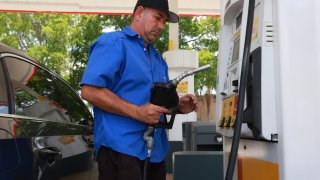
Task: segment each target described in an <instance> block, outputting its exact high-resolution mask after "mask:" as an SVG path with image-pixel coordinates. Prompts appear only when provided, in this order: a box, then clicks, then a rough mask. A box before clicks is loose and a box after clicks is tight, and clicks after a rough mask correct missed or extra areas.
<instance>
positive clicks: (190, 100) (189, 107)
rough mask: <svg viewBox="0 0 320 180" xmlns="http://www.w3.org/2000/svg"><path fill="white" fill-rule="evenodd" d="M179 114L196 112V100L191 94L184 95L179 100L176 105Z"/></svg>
mask: <svg viewBox="0 0 320 180" xmlns="http://www.w3.org/2000/svg"><path fill="white" fill-rule="evenodd" d="M178 109H179V112H180V113H182V114H186V113H190V112H192V111H196V112H197V111H198V103H197V98H196V97H195V96H194V95H192V94H186V95H184V96H182V97H181V98H180V100H179V105H178Z"/></svg>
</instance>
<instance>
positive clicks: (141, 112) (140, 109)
mask: <svg viewBox="0 0 320 180" xmlns="http://www.w3.org/2000/svg"><path fill="white" fill-rule="evenodd" d="M163 113H166V114H169V113H170V111H169V110H168V109H166V108H163V107H160V106H157V105H154V104H151V103H146V104H144V105H142V106H137V108H136V115H137V117H136V118H137V119H139V120H140V121H142V122H144V123H146V124H149V125H155V124H157V123H158V122H159V121H160V115H161V114H163Z"/></svg>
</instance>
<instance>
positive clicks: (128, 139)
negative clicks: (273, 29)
mask: <svg viewBox="0 0 320 180" xmlns="http://www.w3.org/2000/svg"><path fill="white" fill-rule="evenodd" d="M178 21H179V17H178V16H177V15H176V14H174V13H172V12H170V11H169V10H168V1H167V0H138V2H137V4H136V6H135V9H134V12H133V20H132V22H131V24H130V26H127V27H125V28H124V30H122V31H116V32H111V33H106V34H103V35H102V36H100V37H99V38H98V39H97V41H96V42H95V43H93V45H92V46H91V47H90V52H89V62H88V65H87V68H86V70H85V73H84V75H83V78H82V81H81V83H80V84H81V96H82V98H83V99H86V100H87V101H88V102H90V103H91V104H93V105H94V118H95V122H94V141H95V148H96V151H97V161H98V169H99V179H104V180H113V179H117V180H120V179H121V180H141V179H142V174H143V163H144V160H145V159H146V156H147V148H146V142H145V141H144V140H143V133H144V131H145V130H146V127H147V126H148V125H155V124H157V123H158V122H159V121H160V119H163V117H164V116H163V114H164V113H166V114H169V113H170V112H169V110H168V109H165V108H163V107H160V106H156V105H154V104H150V103H149V100H150V93H151V92H150V90H151V88H152V86H153V85H154V83H156V82H168V81H169V79H168V67H167V64H166V62H165V61H164V60H163V58H162V57H161V55H160V54H159V53H158V52H157V51H156V49H155V48H154V47H153V45H152V43H153V42H154V41H155V40H156V38H157V37H158V36H159V34H160V33H161V31H162V30H163V28H164V26H165V23H166V22H172V23H177V22H178ZM178 107H179V111H180V113H189V112H192V111H195V110H197V108H198V105H197V102H196V99H195V97H194V96H193V95H185V96H183V97H181V98H180V101H179V106H178ZM167 141H168V140H167V135H166V131H165V129H162V128H157V129H156V130H155V132H154V147H153V152H152V155H151V163H150V167H149V168H148V169H149V170H148V177H149V178H150V179H152V180H157V179H159V180H165V175H166V172H165V164H164V159H165V156H166V154H167V153H168V142H167Z"/></svg>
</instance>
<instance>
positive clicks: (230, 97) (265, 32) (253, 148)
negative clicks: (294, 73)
mask: <svg viewBox="0 0 320 180" xmlns="http://www.w3.org/2000/svg"><path fill="white" fill-rule="evenodd" d="M221 6H222V7H221V11H222V12H221V31H220V45H219V46H220V47H219V49H220V50H219V65H218V84H217V117H216V119H217V121H218V126H217V131H218V132H220V133H221V134H222V135H223V136H224V143H223V145H224V147H223V149H224V167H225V168H224V169H225V171H226V172H225V174H226V179H232V174H234V177H233V179H244V178H245V179H246V180H248V179H257V178H258V179H270V178H272V179H274V178H275V177H276V179H277V177H278V176H279V175H278V164H277V163H278V160H277V150H276V144H277V141H278V130H277V118H276V92H275V91H276V90H275V69H274V68H275V64H274V59H275V58H274V46H273V43H274V29H273V28H274V26H273V11H272V10H273V0H256V1H254V0H222V1H221ZM237 141H238V142H237ZM235 146H236V147H235ZM238 147H239V148H238ZM248 147H249V148H248ZM262 147H263V148H262ZM255 169H256V170H255ZM234 171H235V172H237V173H234ZM253 172H254V173H253Z"/></svg>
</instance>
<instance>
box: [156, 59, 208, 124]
mask: <svg viewBox="0 0 320 180" xmlns="http://www.w3.org/2000/svg"><path fill="white" fill-rule="evenodd" d="M208 68H210V64H207V65H205V66H202V67H199V68H196V69H192V70H190V71H186V72H184V73H182V74H180V75H179V76H178V77H176V78H175V79H173V80H171V81H169V82H168V83H155V85H154V86H153V87H152V89H151V99H150V102H151V103H152V104H155V105H158V106H162V107H165V108H167V109H169V110H170V111H171V119H170V122H169V123H167V124H164V123H163V122H160V123H159V124H158V125H157V126H158V127H163V128H168V129H171V128H172V125H173V120H174V118H175V115H176V113H177V112H178V103H179V96H178V93H177V90H176V88H177V85H178V84H179V82H180V81H181V80H182V79H184V78H185V77H187V76H191V75H193V74H195V73H197V72H200V71H203V70H206V69H208Z"/></svg>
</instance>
